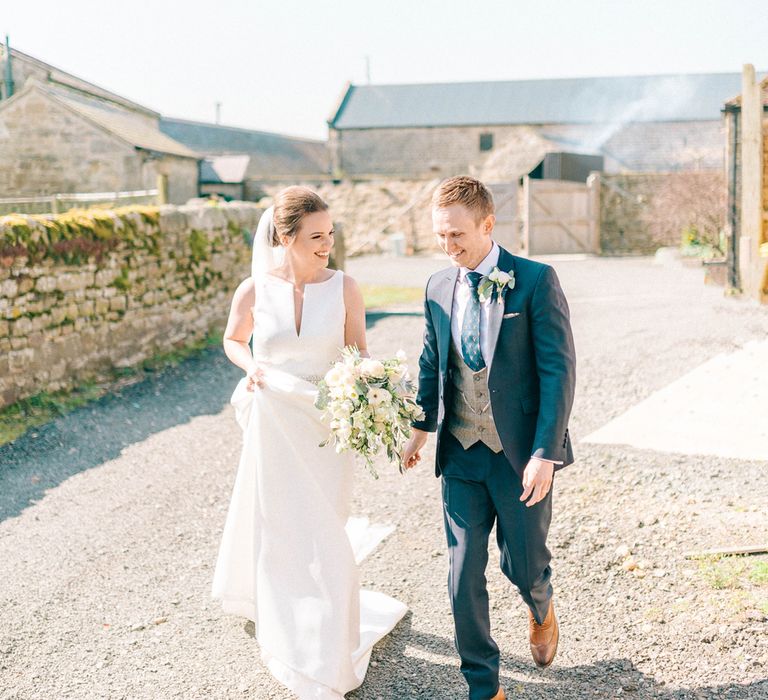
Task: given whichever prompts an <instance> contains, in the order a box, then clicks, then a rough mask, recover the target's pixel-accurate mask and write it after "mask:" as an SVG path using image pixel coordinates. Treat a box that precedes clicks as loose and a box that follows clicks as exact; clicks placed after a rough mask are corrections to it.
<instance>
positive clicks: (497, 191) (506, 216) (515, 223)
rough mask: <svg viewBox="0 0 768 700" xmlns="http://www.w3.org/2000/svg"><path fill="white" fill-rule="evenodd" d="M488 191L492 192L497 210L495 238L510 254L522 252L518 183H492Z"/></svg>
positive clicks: (494, 228) (494, 229)
mask: <svg viewBox="0 0 768 700" xmlns="http://www.w3.org/2000/svg"><path fill="white" fill-rule="evenodd" d="M488 189H490V190H491V194H492V195H493V204H494V206H495V208H496V225H495V226H494V227H493V238H494V240H495V241H496V242H497V243H498V244H499V245H500V246H502V247H504V248H506V249H507V250H508V251H509V252H510V253H518V252H519V251H520V218H519V216H518V211H517V209H518V207H517V198H518V190H519V187H518V185H517V183H516V182H492V183H489V185H488Z"/></svg>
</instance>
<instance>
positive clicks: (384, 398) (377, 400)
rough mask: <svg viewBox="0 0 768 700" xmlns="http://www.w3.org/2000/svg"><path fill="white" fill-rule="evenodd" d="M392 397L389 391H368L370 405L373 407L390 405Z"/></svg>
mask: <svg viewBox="0 0 768 700" xmlns="http://www.w3.org/2000/svg"><path fill="white" fill-rule="evenodd" d="M391 399H392V397H391V396H390V395H389V392H388V391H385V390H384V389H369V390H368V403H369V404H371V406H379V405H380V404H385V403H389V401H391Z"/></svg>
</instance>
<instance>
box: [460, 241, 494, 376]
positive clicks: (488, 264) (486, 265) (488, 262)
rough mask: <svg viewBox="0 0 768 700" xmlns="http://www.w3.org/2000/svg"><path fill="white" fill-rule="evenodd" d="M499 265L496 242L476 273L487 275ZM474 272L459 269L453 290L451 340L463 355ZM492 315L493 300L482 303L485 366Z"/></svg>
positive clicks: (481, 344) (482, 338) (488, 349)
mask: <svg viewBox="0 0 768 700" xmlns="http://www.w3.org/2000/svg"><path fill="white" fill-rule="evenodd" d="M498 264H499V246H498V245H497V244H496V243H495V242H494V243H493V246H492V247H491V252H490V253H488V255H486V256H485V257H484V258H483V260H482V262H481V263H480V264H479V265H478V266H477V267H476V268H475V270H474V271H475V272H479V273H480V274H481V275H487V274H489V273H490V272H491V270H493V268H494V267H496V265H498ZM468 272H472V270H470V269H469V268H468V267H460V268H459V281H458V283H457V285H456V287H455V288H454V290H453V310H452V311H451V338H453V342H454V345H455V346H456V350H457V351H458V353H459V357H461V356H462V354H461V324H462V323H463V321H464V313H465V311H466V310H467V304H468V303H469V296H470V294H471V293H472V292H471V291H470V289H469V285H468V284H467V282H466V277H467V273H468ZM490 315H491V300H490V299H486V300H485V301H481V302H480V352H481V353H482V355H483V359H484V360H485V366H486V367H487V366H488V365H489V364H490V360H491V356H490V346H489V343H488V319H489V317H490Z"/></svg>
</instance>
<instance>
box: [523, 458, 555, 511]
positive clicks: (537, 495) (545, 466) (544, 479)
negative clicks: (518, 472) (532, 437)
mask: <svg viewBox="0 0 768 700" xmlns="http://www.w3.org/2000/svg"><path fill="white" fill-rule="evenodd" d="M554 473H555V465H554V464H553V463H552V462H547V461H546V460H543V459H536V457H531V459H530V461H529V462H528V464H527V465H526V467H525V471H524V472H523V495H522V496H520V500H521V501H525V500H526V499H527V498H528V497H531V494H533V496H532V497H531V500H530V501H528V503H526V504H525V505H526V506H528V507H529V508H530V507H531V506H533V505H536V504H537V503H538V502H539V501H541V500H542V499H543V498H544V497H545V496H546V495H547V494H548V493H549V490H550V489H551V488H552V475H553V474H554Z"/></svg>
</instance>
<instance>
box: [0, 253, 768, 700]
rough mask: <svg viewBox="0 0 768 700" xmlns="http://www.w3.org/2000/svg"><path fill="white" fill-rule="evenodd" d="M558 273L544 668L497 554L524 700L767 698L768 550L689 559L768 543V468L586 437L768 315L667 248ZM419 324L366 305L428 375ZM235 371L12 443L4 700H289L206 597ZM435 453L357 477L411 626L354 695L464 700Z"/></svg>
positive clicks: (161, 386) (400, 265) (200, 370)
mask: <svg viewBox="0 0 768 700" xmlns="http://www.w3.org/2000/svg"><path fill="white" fill-rule="evenodd" d="M549 262H551V263H552V264H553V265H554V266H555V268H556V270H557V272H558V274H559V275H560V278H561V281H562V283H563V287H564V289H565V291H566V294H567V296H568V298H569V301H570V305H571V311H572V317H573V327H574V335H575V340H576V349H577V356H578V370H577V374H578V385H577V397H576V403H575V407H574V413H573V419H572V422H571V432H572V434H573V437H574V442H575V451H576V459H577V461H576V463H575V464H574V465H572V466H570V467H568V468H567V469H566V470H564V471H563V472H561V473H560V474H559V475H558V477H557V478H556V481H555V496H554V498H555V506H554V508H555V510H554V513H555V515H554V521H553V527H552V530H551V536H550V545H551V549H552V552H553V556H554V578H553V584H554V587H555V597H556V604H557V610H558V615H559V618H560V623H561V640H560V649H559V652H558V656H557V658H556V660H555V663H554V664H553V666H552V667H551V668H549V669H547V670H545V671H540V670H537V669H536V668H535V667H534V665H533V662H532V660H531V658H530V654H529V651H528V645H527V621H526V613H525V609H524V607H523V605H522V603H521V602H520V600H519V598H518V596H517V594H516V592H515V591H514V590H512V588H511V586H510V585H509V584H508V582H507V581H506V579H505V578H504V577H503V576H502V575H501V573H500V572H499V570H498V566H497V565H496V563H495V562H497V561H498V559H497V555H496V553H495V552H493V553H492V556H491V562H490V564H489V570H488V585H489V590H490V594H491V605H492V620H493V624H494V636H495V638H496V640H497V642H498V643H499V646H500V648H501V650H502V682H503V684H504V686H505V688H506V689H507V694H508V696H509V697H511V698H530V699H534V698H558V699H562V700H571V699H579V698H617V697H628V698H666V699H672V698H755V699H757V698H768V556H765V555H759V556H753V557H748V558H744V559H738V560H728V561H725V562H716V561H713V560H691V559H687V558H685V556H684V555H685V553H686V552H689V551H691V550H704V549H710V548H716V547H727V546H736V545H739V546H741V545H743V546H750V545H752V546H756V545H768V474H767V473H766V465H765V464H764V463H761V462H756V461H752V462H749V461H743V460H738V459H731V458H727V457H712V456H701V455H682V454H665V453H659V452H654V451H650V450H639V449H632V448H628V447H622V446H615V445H596V444H584V443H582V444H580V443H579V439H580V438H582V437H584V436H586V435H588V434H589V433H591V432H593V431H595V430H597V429H598V428H600V427H601V426H603V425H604V424H605V423H607V422H608V421H609V420H611V419H613V418H615V417H616V416H618V415H620V414H621V413H623V412H624V411H626V410H627V409H629V408H630V407H631V406H633V405H634V404H636V403H637V402H638V401H640V400H642V399H644V398H646V397H647V396H649V395H651V394H652V393H654V392H655V391H658V390H660V389H662V388H663V387H664V386H666V385H667V384H669V383H670V382H672V381H673V380H675V379H677V378H679V377H680V376H682V375H684V374H685V373H686V372H688V371H689V370H692V369H693V368H695V367H696V366H698V365H700V364H701V363H703V362H705V361H707V360H709V359H710V358H712V357H713V356H715V355H717V354H719V353H722V352H729V351H732V350H736V349H738V348H740V347H742V346H743V345H744V344H746V343H747V342H749V341H750V340H756V339H757V340H762V339H764V338H766V336H768V310H766V309H765V308H762V309H761V308H758V307H757V306H754V305H752V304H750V303H748V302H744V301H736V300H729V299H725V298H724V297H723V296H722V290H721V289H719V288H711V287H705V286H704V285H703V284H702V279H701V271H700V270H694V269H690V268H681V267H680V268H678V267H665V266H657V265H654V264H653V261H652V260H650V259H597V258H553V259H550V260H549ZM441 266H443V262H442V261H441V260H440V259H437V258H418V259H391V258H360V259H354V260H352V261H350V265H349V272H350V273H351V274H352V275H353V276H355V277H356V278H357V279H358V280H359V281H361V282H368V283H372V284H400V285H408V286H422V285H423V283H424V281H425V280H426V277H427V275H428V274H429V272H430V271H433V270H436V269H438V268H439V267H441ZM222 313H226V310H225V309H223V310H222ZM422 326H423V323H422V319H421V315H420V309H419V308H418V307H413V308H403V309H399V310H398V313H388V314H383V313H382V314H372V315H371V316H370V318H369V346H370V348H371V350H372V352H373V353H374V354H377V355H388V354H391V353H394V352H395V351H396V350H397V349H399V348H403V349H404V350H405V351H406V352H407V353H408V355H409V357H410V358H411V359H412V362H413V364H414V365H415V361H416V358H417V356H418V351H419V347H420V341H421V332H422ZM238 378H239V370H237V369H235V368H233V367H232V366H230V365H229V363H228V361H227V360H226V358H225V357H224V356H223V353H222V352H221V351H220V350H219V349H214V350H210V351H207V352H205V353H203V354H202V355H201V356H198V357H196V358H193V359H191V360H189V361H186V362H185V363H183V364H182V365H180V366H178V367H176V368H173V369H170V370H168V371H166V372H163V373H160V374H158V375H157V376H155V377H153V378H151V379H149V380H146V381H144V382H143V383H141V384H137V385H133V386H129V387H126V388H124V389H123V390H121V391H120V392H119V393H115V394H113V395H111V396H108V397H105V398H104V399H102V400H100V401H98V402H96V403H94V404H91V405H90V406H88V407H85V408H83V409H80V410H78V411H76V412H74V413H72V414H70V415H68V416H66V417H64V418H62V419H59V420H57V421H55V422H54V423H51V424H49V425H47V426H45V427H43V428H40V429H37V430H35V431H32V432H30V433H28V434H27V435H25V436H23V437H22V438H19V439H18V440H16V441H15V442H14V443H12V444H10V445H6V446H4V447H0V699H2V700H11V699H12V698H13V699H19V700H22V699H23V700H28V699H29V700H31V699H33V698H34V699H38V698H39V699H44V700H58V699H59V698H110V699H111V698H126V699H134V698H136V699H143V698H153V699H154V698H158V699H165V698H178V699H182V698H183V699H184V700H188V699H193V698H213V699H218V698H254V699H256V700H267V699H275V700H277V699H280V700H283V699H287V698H289V695H288V694H287V693H286V692H285V691H284V690H283V689H282V688H281V687H280V686H278V685H277V684H276V683H275V682H273V681H272V679H271V676H270V675H269V674H268V672H267V671H266V670H265V669H264V668H263V667H262V665H261V663H260V661H259V656H258V649H257V646H256V642H255V641H254V639H253V630H252V628H251V626H250V625H249V624H244V621H243V620H240V619H237V618H233V617H228V616H225V615H223V614H222V613H221V611H220V609H219V606H218V604H217V603H216V602H214V601H211V599H210V582H211V576H212V573H213V566H214V563H215V556H216V551H217V548H218V544H219V537H220V534H221V529H222V527H223V523H224V517H225V514H226V509H227V505H228V501H229V496H230V493H231V489H232V485H233V481H234V475H235V468H236V465H237V459H238V453H239V449H240V435H239V431H238V428H237V425H236V424H235V421H234V415H233V412H232V410H231V408H230V406H229V404H228V399H229V395H230V393H231V390H232V389H233V387H234V385H235V383H236V382H237V379H238ZM717 391H718V387H717V386H713V387H712V392H713V393H715V394H716V393H717ZM724 410H727V407H724ZM682 418H683V417H681V419H682ZM761 419H762V420H765V413H764V412H763V416H762V417H761ZM757 420H758V417H757V416H755V421H757ZM720 427H721V426H720V425H719V423H718V421H717V420H716V418H713V420H712V425H711V430H712V431H713V432H714V433H717V431H719V430H720ZM723 440H724V441H726V442H727V440H728V436H727V435H724V436H723ZM432 446H433V443H430V449H432ZM431 458H432V454H427V460H426V463H423V464H422V466H421V467H419V468H418V469H417V470H415V471H413V472H411V473H409V474H408V475H406V476H404V477H402V476H400V475H399V474H397V472H396V471H394V470H389V469H385V468H382V469H381V470H380V471H381V472H382V478H381V479H380V480H379V481H373V480H372V479H370V478H369V477H368V476H367V475H366V474H365V473H363V471H362V470H361V473H360V476H359V478H358V481H357V485H356V491H355V506H354V510H355V512H356V513H358V514H367V515H369V516H370V517H371V519H372V520H374V521H376V522H385V523H394V524H396V525H397V530H396V531H395V533H394V534H393V535H392V536H390V538H389V539H388V540H387V541H386V542H385V543H384V544H383V545H382V546H381V547H380V548H379V549H378V550H377V551H376V552H374V553H373V554H372V555H371V556H370V557H369V559H368V560H366V562H364V564H363V566H362V575H363V581H364V582H365V584H366V585H367V586H370V587H375V588H376V589H378V590H381V591H383V592H386V593H389V594H390V595H394V596H396V597H398V598H399V599H401V600H403V601H404V602H405V603H406V604H407V605H408V608H409V613H408V614H407V616H406V617H405V619H404V620H403V621H402V622H401V623H400V624H399V625H398V627H397V628H396V629H395V631H394V632H393V633H392V634H391V635H390V636H389V637H388V638H387V639H386V640H385V641H383V642H382V643H381V644H379V645H378V646H377V647H376V648H375V649H374V653H373V662H372V665H371V668H370V670H369V673H368V677H367V679H366V682H365V684H364V685H363V686H362V687H361V688H360V689H358V690H357V691H356V692H354V693H351V694H350V695H349V696H348V697H349V698H350V699H351V700H416V699H424V700H438V699H439V700H460V699H461V698H464V697H466V695H465V685H464V681H463V679H462V677H461V675H460V673H459V670H458V661H457V658H456V655H455V652H454V649H453V640H452V622H451V616H450V609H449V601H448V595H447V591H446V586H445V580H446V575H447V557H446V556H445V544H444V536H443V530H442V517H441V505H440V492H439V482H438V481H437V480H436V479H435V478H434V476H433V472H432V467H431V464H430V462H431ZM286 488H289V485H287V487H286ZM633 567H634V568H633ZM761 567H762V568H761Z"/></svg>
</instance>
